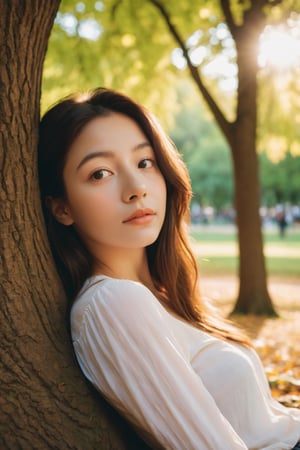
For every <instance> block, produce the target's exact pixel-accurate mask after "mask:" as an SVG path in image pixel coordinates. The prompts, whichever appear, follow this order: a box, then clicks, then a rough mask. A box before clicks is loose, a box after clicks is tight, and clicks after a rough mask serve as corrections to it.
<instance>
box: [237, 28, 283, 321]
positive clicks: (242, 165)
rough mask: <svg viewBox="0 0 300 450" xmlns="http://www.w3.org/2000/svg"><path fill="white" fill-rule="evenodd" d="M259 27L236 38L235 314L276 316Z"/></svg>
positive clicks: (246, 30)
mask: <svg viewBox="0 0 300 450" xmlns="http://www.w3.org/2000/svg"><path fill="white" fill-rule="evenodd" d="M259 29H260V28H259V23H257V21H255V22H253V23H251V22H250V23H248V24H247V23H244V25H243V29H242V30H241V29H240V32H239V33H237V35H236V39H235V40H236V45H237V54H238V57H237V64H238V68H239V87H238V98H237V119H236V121H235V123H234V125H233V129H232V142H231V150H232V157H233V165H234V180H235V208H236V222H237V227H238V243H239V254H240V261H239V277H240V287H239V294H238V299H237V302H236V305H235V308H234V312H235V313H248V314H249V313H253V314H256V315H271V316H272V315H276V313H275V311H274V308H273V305H272V302H271V299H270V296H269V293H268V289H267V275H266V268H265V259H264V254H263V239H262V231H261V219H260V215H259V207H260V181H259V170H258V158H257V153H256V125H257V117H256V116H257V113H256V111H257V106H256V98H257V61H256V58H257V47H258V39H259V35H260V32H259Z"/></svg>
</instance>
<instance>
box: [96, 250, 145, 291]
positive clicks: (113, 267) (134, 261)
mask: <svg viewBox="0 0 300 450" xmlns="http://www.w3.org/2000/svg"><path fill="white" fill-rule="evenodd" d="M93 275H106V276H109V277H112V278H119V279H126V280H132V281H139V282H140V283H142V284H144V285H145V286H147V287H148V288H149V289H153V281H152V278H151V275H150V270H149V265H148V261H147V254H146V249H123V250H120V249H117V250H116V251H113V250H112V249H110V251H109V252H108V254H106V255H105V253H104V252H101V256H100V257H98V258H97V257H96V258H95V263H94V268H93Z"/></svg>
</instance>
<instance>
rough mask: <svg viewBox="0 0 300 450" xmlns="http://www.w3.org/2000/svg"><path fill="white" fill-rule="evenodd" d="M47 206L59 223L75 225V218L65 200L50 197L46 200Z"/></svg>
mask: <svg viewBox="0 0 300 450" xmlns="http://www.w3.org/2000/svg"><path fill="white" fill-rule="evenodd" d="M46 205H47V207H48V208H49V209H50V211H51V212H52V214H53V216H54V217H55V219H56V220H57V221H58V222H59V223H61V224H63V225H66V226H69V225H72V224H73V223H74V220H73V217H72V215H71V213H70V211H69V208H68V206H67V204H66V201H65V200H64V199H63V198H54V197H51V196H48V197H47V198H46Z"/></svg>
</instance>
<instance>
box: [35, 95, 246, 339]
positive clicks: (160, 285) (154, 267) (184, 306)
mask: <svg viewBox="0 0 300 450" xmlns="http://www.w3.org/2000/svg"><path fill="white" fill-rule="evenodd" d="M113 112H117V113H121V114H124V115H126V116H128V117H130V118H131V119H133V120H134V121H135V122H136V123H137V124H138V125H139V127H140V128H141V130H142V131H143V133H144V134H145V136H146V137H147V138H148V140H149V142H150V144H151V145H152V147H153V150H154V152H155V156H156V159H157V164H158V167H159V168H160V171H161V173H162V175H163V176H164V178H165V181H166V185H167V207H166V217H165V221H164V224H163V227H162V230H161V232H160V234H159V237H158V239H157V240H156V242H155V243H154V244H152V245H150V246H149V247H148V248H147V256H148V262H149V267H150V272H151V276H152V279H153V282H154V284H155V287H156V289H157V290H158V291H159V292H160V293H161V296H162V297H165V298H167V299H168V306H169V307H170V308H171V309H172V310H173V311H174V312H175V313H176V314H178V315H179V316H181V317H182V318H183V319H185V320H187V321H188V322H190V323H193V324H194V325H195V326H197V327H198V328H200V329H202V330H205V331H207V332H209V333H211V334H214V335H216V336H219V337H221V338H223V339H227V340H232V341H235V342H239V343H242V344H247V343H248V341H247V339H246V338H245V336H243V334H242V333H240V332H239V330H236V329H235V328H234V327H231V326H230V325H229V324H227V323H225V321H224V322H223V320H221V319H217V318H216V317H214V315H212V313H211V312H209V311H208V308H207V307H206V305H205V304H204V302H203V301H201V298H200V294H199V287H198V268H197V263H196V260H195V258H194V256H193V253H192V251H191V249H190V244H189V239H188V235H187V231H186V219H187V216H188V213H189V205H190V200H191V195H192V192H191V185H190V178H189V175H188V172H187V169H186V166H185V164H184V163H183V161H182V159H181V157H180V155H179V153H178V151H177V150H176V148H175V147H174V145H173V143H172V142H171V141H170V139H169V138H168V136H167V135H166V134H165V133H164V131H163V130H162V128H161V127H160V125H159V124H158V122H157V121H156V119H155V118H154V117H153V116H152V114H151V113H149V112H148V111H147V110H146V109H145V108H144V107H143V106H141V105H139V104H137V103H136V102H135V101H133V100H132V99H130V98H129V97H127V96H125V95H123V94H121V93H118V92H115V91H113V90H109V89H103V88H98V89H95V90H94V91H92V92H91V93H89V94H86V95H85V96H78V95H77V96H71V97H67V98H65V99H63V100H61V101H60V102H59V103H57V104H56V105H55V106H54V107H52V108H51V109H50V110H49V111H48V112H47V113H46V114H45V115H44V117H43V118H42V120H41V123H40V135H39V146H38V162H39V181H40V190H41V196H42V202H43V211H44V216H45V221H46V226H47V232H48V236H49V241H50V245H51V248H52V252H53V255H54V259H55V262H56V265H57V269H58V272H59V275H60V277H61V279H62V282H63V284H64V287H65V290H66V293H67V295H68V297H69V298H70V299H73V298H74V297H75V296H76V294H77V293H78V291H79V290H80V288H81V286H82V284H83V282H84V281H85V279H86V278H87V277H89V276H91V274H92V262H93V261H92V256H91V255H90V253H89V252H88V250H87V249H86V247H85V246H84V245H83V243H82V241H81V240H80V237H79V236H78V234H77V233H76V231H75V229H74V228H73V227H72V226H69V227H66V226H64V225H62V224H60V223H59V222H58V221H56V219H55V218H54V217H53V215H52V213H51V212H50V210H49V209H48V208H47V206H46V203H45V199H46V198H47V196H52V197H54V198H63V197H64V195H65V189H64V183H63V168H64V164H65V161H66V157H67V153H68V150H69V148H70V146H71V144H72V143H73V141H74V140H75V139H76V137H77V136H78V135H79V134H80V132H81V131H82V129H83V128H84V126H85V125H87V124H88V123H89V122H90V121H91V120H92V119H94V118H95V117H99V116H107V115H109V114H111V113H113Z"/></svg>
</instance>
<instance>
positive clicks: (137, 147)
mask: <svg viewBox="0 0 300 450" xmlns="http://www.w3.org/2000/svg"><path fill="white" fill-rule="evenodd" d="M145 147H151V144H150V142H147V141H145V142H141V143H140V144H137V145H135V146H134V147H133V148H132V151H133V152H135V151H136V150H141V149H143V148H145ZM113 157H114V152H112V151H110V150H101V151H97V152H91V153H88V154H87V155H85V157H84V158H82V160H81V161H80V163H79V164H78V166H77V168H76V170H79V169H80V167H82V166H83V165H84V164H85V163H87V162H88V161H90V160H91V159H94V158H113Z"/></svg>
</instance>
